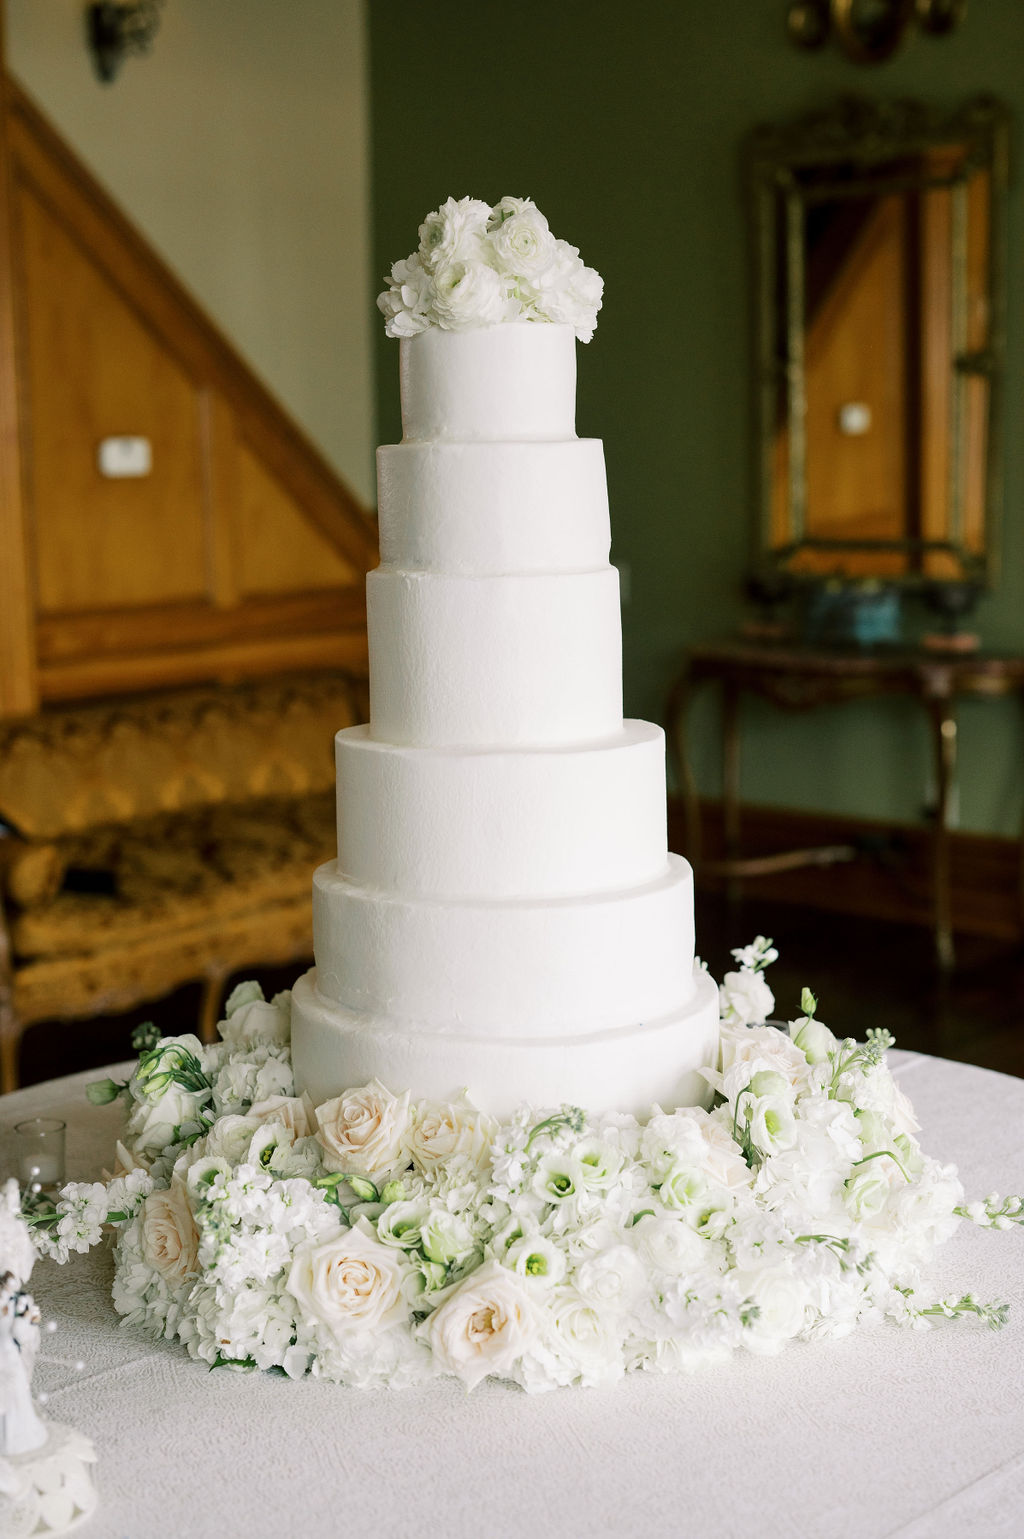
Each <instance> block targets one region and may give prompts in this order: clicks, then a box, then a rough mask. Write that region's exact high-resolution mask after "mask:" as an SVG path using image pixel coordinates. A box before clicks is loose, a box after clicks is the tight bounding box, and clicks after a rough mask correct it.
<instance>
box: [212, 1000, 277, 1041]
mask: <svg viewBox="0 0 1024 1539" xmlns="http://www.w3.org/2000/svg"><path fill="white" fill-rule="evenodd" d="M287 998H288V996H284V995H280V994H279V995H278V996H277V999H275V1000H274V1001H273V1002H272V1003H270V1002H268V1001H267V1000H265V999H249V1000H246V1001H244V1002H243V1003H241V1004H239V1005H236V1007H235V1008H234V1009H233V1010H232V1011H231V1014H230V1015H229V1016H228V1017H227V1018H226V1019H225V1020H223V1021H221V1023H220V1025H219V1026H218V1028H217V1030H218V1031H219V1032H220V1034H221V1037H222V1039H223V1040H224V1041H225V1042H230V1043H231V1044H232V1045H233V1046H237V1045H239V1044H241V1043H243V1042H245V1043H250V1042H287V1041H288V1039H289V1037H290V1036H291V1015H290V1012H289V1009H288V1005H287ZM278 1001H281V1003H278Z"/></svg>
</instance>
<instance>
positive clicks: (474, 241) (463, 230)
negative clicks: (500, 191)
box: [416, 198, 491, 273]
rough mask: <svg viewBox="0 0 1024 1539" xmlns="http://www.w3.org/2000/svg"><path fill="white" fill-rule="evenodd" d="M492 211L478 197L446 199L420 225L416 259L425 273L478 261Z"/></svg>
mask: <svg viewBox="0 0 1024 1539" xmlns="http://www.w3.org/2000/svg"><path fill="white" fill-rule="evenodd" d="M490 217H491V210H490V208H489V207H488V205H487V204H486V203H483V202H481V200H480V199H479V198H459V199H458V200H456V199H455V198H448V199H446V200H445V202H444V203H442V204H441V207H440V208H439V209H435V211H434V212H433V213H432V214H428V215H427V217H426V219H424V221H423V223H422V224H421V225H420V229H419V236H420V244H419V249H418V251H417V253H416V254H417V256H418V257H419V260H420V262H421V263H422V265H423V268H424V270H425V271H426V272H428V273H436V272H438V271H439V269H441V268H442V267H446V266H447V265H448V264H449V263H450V262H456V261H473V260H479V259H480V242H481V239H482V237H483V235H484V234H485V232H486V230H487V221H488V220H489V219H490Z"/></svg>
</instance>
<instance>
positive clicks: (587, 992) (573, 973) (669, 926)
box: [313, 855, 693, 1037]
mask: <svg viewBox="0 0 1024 1539" xmlns="http://www.w3.org/2000/svg"><path fill="white" fill-rule="evenodd" d="M313 946H314V951H315V953H316V959H317V969H318V975H319V979H320V982H319V989H320V992H321V994H322V995H323V996H324V998H326V999H333V1000H335V1001H336V1002H337V1003H338V1004H343V1005H349V1006H351V1007H352V1008H353V1009H355V1010H360V1011H364V1012H367V1013H371V1014H385V1013H386V1014H388V1015H390V1016H393V1017H394V1018H395V1019H396V1020H401V1021H403V1022H406V1023H410V1024H411V1025H412V1026H413V1027H414V1029H416V1030H422V1031H431V1032H434V1031H439V1032H444V1031H452V1030H459V1031H461V1032H462V1033H463V1035H466V1036H475V1035H478V1034H482V1035H487V1034H488V1033H491V1032H499V1033H501V1034H505V1035H511V1034H516V1035H521V1036H523V1037H530V1036H537V1035H545V1034H547V1033H548V1032H550V1031H552V1030H555V1029H557V1030H558V1031H559V1032H560V1033H561V1034H564V1035H570V1034H572V1033H573V1032H576V1031H580V1032H586V1031H589V1030H596V1029H605V1028H608V1027H612V1026H615V1025H621V1024H623V1023H625V1022H627V1021H636V1020H643V1019H646V1018H648V1017H657V1016H661V1015H667V1014H669V1013H670V1012H671V1011H672V1010H673V1009H675V1008H677V1007H678V1006H679V1005H680V1004H681V1003H683V1002H684V1001H685V1000H686V998H687V996H688V992H689V989H690V987H691V970H692V967H693V876H692V873H691V871H690V867H689V866H688V864H687V863H686V861H685V860H683V859H682V858H681V857H680V856H678V855H672V856H669V857H668V860H667V862H666V864H665V867H664V869H663V872H662V874H661V875H660V876H659V877H657V878H655V880H654V881H652V882H648V883H645V884H644V885H643V886H642V887H633V888H630V889H628V890H626V891H625V892H621V891H620V892H611V893H607V892H606V893H594V894H590V895H588V896H585V897H573V898H548V899H537V900H527V899H520V900H518V901H517V900H516V899H506V900H498V899H490V900H474V901H463V902H458V901H457V900H454V899H442V898H434V899H430V898H416V897H412V896H410V895H409V894H406V893H389V892H384V893H382V892H380V891H378V890H375V889H372V888H366V887H359V886H356V885H355V884H353V883H351V882H348V881H346V880H345V878H344V877H343V876H341V875H340V873H339V872H338V868H337V862H335V861H330V862H328V864H327V865H324V866H321V867H320V869H319V870H318V871H317V872H316V874H315V876H314V878H313Z"/></svg>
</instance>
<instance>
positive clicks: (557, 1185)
mask: <svg viewBox="0 0 1024 1539" xmlns="http://www.w3.org/2000/svg"><path fill="white" fill-rule="evenodd" d="M585 1188H586V1177H585V1176H584V1174H583V1168H582V1166H581V1164H580V1162H579V1160H578V1159H576V1157H575V1155H572V1154H570V1153H569V1152H568V1150H557V1149H556V1150H553V1151H552V1153H550V1154H546V1155H545V1156H544V1158H543V1159H542V1160H541V1161H540V1163H539V1164H538V1166H537V1170H536V1173H535V1175H534V1178H533V1190H534V1192H535V1193H536V1194H537V1196H538V1197H542V1198H543V1199H544V1201H545V1202H552V1203H556V1204H560V1203H563V1202H571V1201H572V1200H573V1199H574V1198H576V1197H578V1196H579V1194H580V1192H581V1191H583V1190H585Z"/></svg>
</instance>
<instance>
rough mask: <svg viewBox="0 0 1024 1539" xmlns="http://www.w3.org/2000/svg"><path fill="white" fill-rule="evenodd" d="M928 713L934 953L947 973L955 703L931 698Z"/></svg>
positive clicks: (951, 956) (950, 951)
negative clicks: (932, 792) (933, 790)
mask: <svg viewBox="0 0 1024 1539" xmlns="http://www.w3.org/2000/svg"><path fill="white" fill-rule="evenodd" d="M928 712H929V715H930V717H931V724H932V742H933V748H934V752H935V775H936V806H935V823H934V826H933V828H932V903H933V913H934V919H935V953H936V957H937V959H938V964H939V966H940V968H942V970H943V971H944V972H949V971H950V970H951V968H952V967H953V962H954V951H953V907H952V899H951V895H950V880H949V799H950V792H951V791H952V788H953V782H954V779H955V776H956V718H955V716H954V715H953V706H952V702H951V701H950V700H948V699H931V700H929V701H928Z"/></svg>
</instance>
